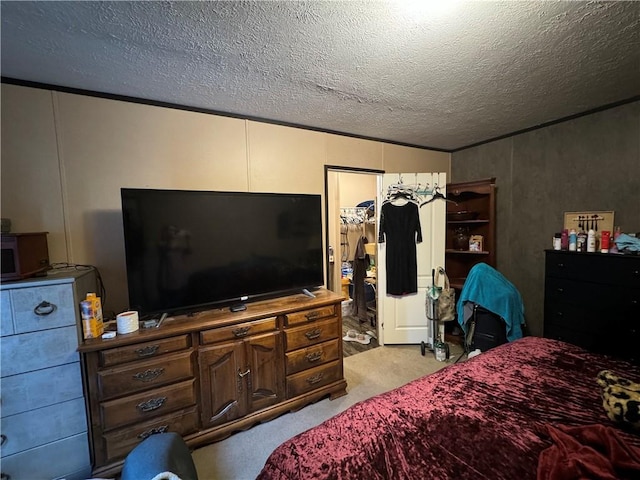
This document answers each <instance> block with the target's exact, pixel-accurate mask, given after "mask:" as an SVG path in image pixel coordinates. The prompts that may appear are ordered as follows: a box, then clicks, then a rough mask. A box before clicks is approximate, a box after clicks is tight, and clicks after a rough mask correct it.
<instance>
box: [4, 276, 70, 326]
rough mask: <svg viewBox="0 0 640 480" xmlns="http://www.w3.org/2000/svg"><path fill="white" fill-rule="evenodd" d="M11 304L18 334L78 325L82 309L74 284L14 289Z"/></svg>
mask: <svg viewBox="0 0 640 480" xmlns="http://www.w3.org/2000/svg"><path fill="white" fill-rule="evenodd" d="M11 306H12V308H13V324H14V327H15V333H25V332H35V331H38V330H47V329H49V328H58V327H66V326H69V325H74V326H75V325H76V312H77V311H78V309H79V308H80V306H79V305H76V302H75V300H74V297H73V286H72V285H71V284H61V285H47V286H42V287H31V288H16V289H12V290H11Z"/></svg>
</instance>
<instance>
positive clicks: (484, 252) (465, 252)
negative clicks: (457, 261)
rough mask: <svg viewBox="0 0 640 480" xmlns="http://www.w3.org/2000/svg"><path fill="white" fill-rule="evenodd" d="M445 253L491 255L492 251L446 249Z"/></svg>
mask: <svg viewBox="0 0 640 480" xmlns="http://www.w3.org/2000/svg"><path fill="white" fill-rule="evenodd" d="M444 253H457V254H460V255H489V253H490V252H487V251H482V252H476V251H473V250H453V249H446V250H445V251H444Z"/></svg>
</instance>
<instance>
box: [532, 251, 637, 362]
mask: <svg viewBox="0 0 640 480" xmlns="http://www.w3.org/2000/svg"><path fill="white" fill-rule="evenodd" d="M544 336H545V337H548V338H556V339H558V340H564V341H567V342H570V343H574V344H576V345H578V346H581V347H583V348H586V349H588V350H591V351H595V352H600V353H605V354H611V355H615V356H621V357H624V358H627V359H630V360H633V361H635V362H638V361H639V360H640V358H639V354H640V352H639V349H638V345H639V344H640V257H630V256H626V255H614V254H599V253H576V252H558V251H547V252H546V264H545V302H544Z"/></svg>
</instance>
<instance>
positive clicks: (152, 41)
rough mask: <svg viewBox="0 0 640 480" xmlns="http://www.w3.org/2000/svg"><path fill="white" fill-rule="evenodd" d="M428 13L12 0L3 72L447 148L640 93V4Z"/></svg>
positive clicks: (489, 5)
mask: <svg viewBox="0 0 640 480" xmlns="http://www.w3.org/2000/svg"><path fill="white" fill-rule="evenodd" d="M429 4H430V2H427V1H425V0H422V1H420V0H418V1H417V2H415V6H414V10H411V9H410V8H409V2H406V1H405V2H403V1H400V0H398V1H330V2H324V1H322V2H321V1H303V2H293V1H268V2H267V1H258V2H255V1H246V2H228V1H226V2H9V1H4V0H3V1H2V2H1V4H0V5H1V16H2V64H1V68H2V76H3V77H6V78H11V79H18V80H26V81H32V82H39V83H45V84H50V85H58V86H62V87H69V88H78V89H84V90H90V91H94V92H100V93H106V94H114V95H124V96H130V97H136V98H141V99H145V100H150V101H157V102H166V103H171V104H178V105H184V106H187V107H193V108H199V109H206V110H212V111H216V112H225V113H229V114H233V115H238V116H242V117H249V118H258V119H266V120H272V121H276V122H282V123H286V124H293V125H300V126H307V127H311V128H318V129H322V130H329V131H333V132H343V133H346V134H351V135H356V136H362V137H367V138H376V139H382V140H387V141H391V142H398V143H402V144H409V145H417V146H424V147H430V148H436V149H443V150H455V149H459V148H462V147H465V146H468V145H472V144H475V143H479V142H483V141H486V140H489V139H493V138H496V137H499V136H503V135H507V134H510V133H513V132H515V131H519V130H523V129H527V128H532V127H535V126H536V125H540V124H543V123H547V122H551V121H555V120H558V119H561V118H565V117H568V116H571V115H575V114H579V113H582V112H585V111H589V110H592V109H595V108H599V107H602V106H605V105H609V104H613V103H616V102H620V101H624V100H627V99H630V98H633V97H636V96H638V95H640V33H639V32H640V29H639V16H640V2H635V1H632V2H609V1H589V2H583V1H503V2H492V1H472V2H457V3H455V4H454V5H449V9H448V10H447V11H440V10H436V9H429V8H427V6H428V5H429ZM439 4H440V5H442V4H443V2H442V1H441V2H439ZM449 4H451V2H449ZM419 7H421V8H419Z"/></svg>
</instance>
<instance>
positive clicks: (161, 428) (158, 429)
mask: <svg viewBox="0 0 640 480" xmlns="http://www.w3.org/2000/svg"><path fill="white" fill-rule="evenodd" d="M167 430H169V425H160V426H159V427H155V428H150V429H149V430H145V431H144V432H142V433H139V434H138V438H141V439H142V440H144V439H146V438H148V437H150V436H151V435H155V434H156V433H165V432H166V431H167Z"/></svg>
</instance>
